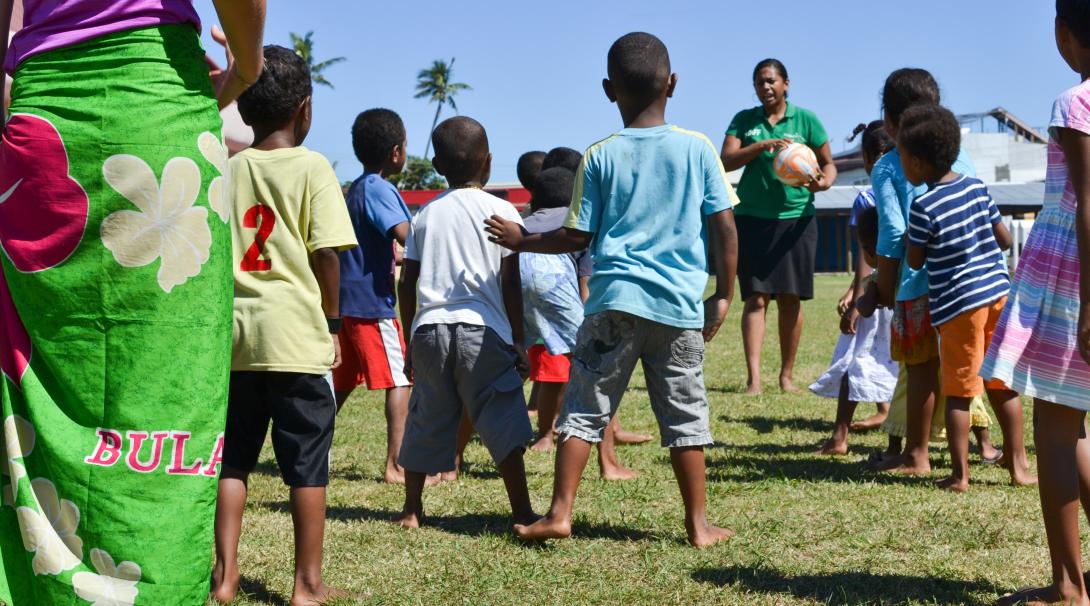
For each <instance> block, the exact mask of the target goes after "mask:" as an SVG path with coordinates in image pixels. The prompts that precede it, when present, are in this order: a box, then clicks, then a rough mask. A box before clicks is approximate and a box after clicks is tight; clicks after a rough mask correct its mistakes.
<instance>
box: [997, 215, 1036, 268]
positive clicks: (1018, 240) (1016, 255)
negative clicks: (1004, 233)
mask: <svg viewBox="0 0 1090 606" xmlns="http://www.w3.org/2000/svg"><path fill="white" fill-rule="evenodd" d="M1003 222H1004V223H1006V224H1007V229H1009V230H1010V232H1011V238H1012V239H1013V242H1012V243H1011V249H1010V250H1008V251H1007V258H1008V262H1009V265H1010V269H1011V271H1012V272H1013V271H1014V268H1015V267H1018V259H1020V258H1021V257H1022V248H1023V247H1024V246H1025V245H1026V239H1027V238H1029V232H1030V230H1031V229H1033V221H1032V220H1029V219H1012V218H1010V217H1003Z"/></svg>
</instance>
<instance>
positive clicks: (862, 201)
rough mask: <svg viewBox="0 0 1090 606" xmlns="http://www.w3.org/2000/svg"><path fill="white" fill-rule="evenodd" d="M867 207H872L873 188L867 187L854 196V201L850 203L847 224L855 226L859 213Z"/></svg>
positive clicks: (857, 222) (857, 223)
mask: <svg viewBox="0 0 1090 606" xmlns="http://www.w3.org/2000/svg"><path fill="white" fill-rule="evenodd" d="M868 208H874V190H873V189H871V188H869V187H868V188H867V189H864V190H863V191H861V192H859V195H858V196H856V197H855V202H853V203H852V214H851V216H850V217H849V218H848V226H849V227H857V226H858V225H859V215H862V214H863V211H865V210H867V209H868Z"/></svg>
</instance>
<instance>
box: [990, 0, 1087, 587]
mask: <svg viewBox="0 0 1090 606" xmlns="http://www.w3.org/2000/svg"><path fill="white" fill-rule="evenodd" d="M1056 46H1057V47H1058V49H1059V51H1060V56H1061V57H1062V58H1063V60H1064V62H1065V63H1066V64H1067V65H1068V66H1069V67H1070V68H1071V69H1072V70H1074V71H1075V73H1077V74H1078V75H1079V80H1080V83H1079V84H1078V85H1077V86H1075V87H1073V88H1071V89H1068V90H1067V91H1065V92H1064V93H1063V94H1061V95H1060V96H1059V98H1057V99H1056V102H1055V104H1054V105H1053V106H1052V119H1051V120H1050V121H1049V141H1048V169H1047V174H1046V177H1045V199H1044V206H1043V208H1042V209H1041V213H1040V214H1039V215H1037V219H1036V221H1035V222H1034V225H1033V231H1032V232H1031V233H1030V236H1029V240H1028V241H1027V242H1026V245H1025V247H1024V248H1023V249H1022V255H1021V257H1020V258H1019V261H1018V269H1017V273H1016V274H1015V277H1014V285H1013V287H1012V289H1011V294H1010V300H1009V301H1008V302H1007V306H1006V307H1005V308H1004V310H1003V316H1002V317H1001V318H1000V320H999V326H998V327H996V329H995V334H994V335H993V337H992V344H991V348H990V349H989V350H988V354H987V357H986V358H985V360H984V367H983V370H982V371H981V375H982V376H983V377H984V378H985V379H998V380H1000V381H1003V383H1004V384H1006V385H1007V386H1008V387H1010V388H1011V389H1014V390H1016V391H1018V392H1020V393H1023V394H1025V395H1027V396H1031V397H1033V398H1034V403H1033V434H1034V442H1035V444H1036V447H1037V470H1038V473H1040V476H1041V481H1040V486H1039V489H1040V493H1041V512H1042V513H1043V514H1044V521H1045V536H1046V537H1047V539H1048V552H1049V555H1050V557H1051V559H1052V584H1051V585H1049V586H1048V587H1043V588H1039V589H1030V590H1026V591H1022V592H1019V593H1017V594H1015V595H1012V596H1008V597H1006V598H1004V599H1002V600H1000V601H999V604H1000V605H1002V606H1007V605H1011V604H1056V603H1062V604H1066V605H1075V606H1087V604H1090V597H1088V596H1087V592H1086V577H1085V576H1084V575H1083V568H1082V553H1081V552H1082V549H1081V543H1082V536H1081V535H1080V532H1079V517H1080V516H1079V505H1080V502H1081V505H1082V510H1083V512H1084V514H1086V515H1090V492H1088V491H1087V489H1086V487H1087V486H1090V444H1088V443H1087V437H1086V411H1087V410H1088V409H1090V397H1088V386H1090V270H1088V269H1090V248H1088V247H1086V246H1085V241H1084V240H1083V241H1080V240H1082V238H1083V237H1084V236H1085V235H1086V234H1090V213H1087V212H1086V210H1087V209H1090V2H1088V1H1087V0H1057V2H1056Z"/></svg>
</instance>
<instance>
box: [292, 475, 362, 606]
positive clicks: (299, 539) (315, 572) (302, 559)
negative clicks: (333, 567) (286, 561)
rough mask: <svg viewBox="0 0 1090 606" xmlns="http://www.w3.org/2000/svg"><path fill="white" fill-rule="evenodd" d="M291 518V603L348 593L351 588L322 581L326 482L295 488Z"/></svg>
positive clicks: (306, 604)
mask: <svg viewBox="0 0 1090 606" xmlns="http://www.w3.org/2000/svg"><path fill="white" fill-rule="evenodd" d="M291 521H292V525H293V526H294V530H295V588H294V589H293V590H292V593H291V606H311V605H313V604H322V603H325V602H326V601H327V600H330V599H334V598H338V597H345V596H347V595H348V593H347V592H345V591H343V590H340V589H334V588H333V587H330V586H329V585H326V584H325V582H323V581H322V552H323V544H324V542H325V486H308V487H298V488H292V489H291Z"/></svg>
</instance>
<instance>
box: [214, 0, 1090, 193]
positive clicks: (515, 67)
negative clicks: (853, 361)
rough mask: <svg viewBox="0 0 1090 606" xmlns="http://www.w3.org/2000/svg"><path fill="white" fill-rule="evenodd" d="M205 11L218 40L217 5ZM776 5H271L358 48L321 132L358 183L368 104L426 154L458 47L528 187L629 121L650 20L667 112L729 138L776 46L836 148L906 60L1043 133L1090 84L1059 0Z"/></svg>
mask: <svg viewBox="0 0 1090 606" xmlns="http://www.w3.org/2000/svg"><path fill="white" fill-rule="evenodd" d="M196 4H197V6H198V8H199V10H200V12H201V15H202V18H203V19H204V21H205V38H206V40H207V38H208V37H207V30H208V28H209V26H210V25H211V24H212V23H214V22H215V12H214V10H213V8H212V2H211V0H197V1H196ZM909 4H911V6H909ZM767 6H770V4H769V3H758V2H753V1H751V2H745V3H742V2H725V1H722V0H715V1H712V0H708V1H705V0H700V1H686V0H675V1H674V2H654V3H653V2H648V1H645V0H627V1H623V0H581V1H578V2H576V1H572V0H551V1H549V2H534V3H529V2H498V1H493V0H473V1H471V2H441V1H420V0H400V1H398V2H386V3H382V2H368V1H361V0H354V1H350V0H308V1H306V2H299V1H296V0H269V19H268V24H267V28H266V34H265V37H266V42H268V43H276V44H283V45H285V46H287V45H288V41H289V38H288V32H291V31H294V32H299V33H304V32H306V31H309V30H313V31H314V32H315V40H316V42H317V46H316V48H315V52H316V55H317V56H318V58H319V59H321V58H328V57H333V56H345V57H347V58H348V61H347V62H345V63H342V64H340V65H337V66H335V67H333V68H331V69H330V70H329V71H328V72H327V76H328V77H329V79H330V80H332V81H333V83H334V84H335V85H336V89H334V90H330V89H328V88H324V87H323V88H319V89H318V91H317V92H316V95H315V119H314V127H313V130H312V131H311V135H310V137H309V138H308V140H307V143H306V144H307V146H308V147H310V148H312V149H315V150H317V151H320V152H322V153H324V154H325V155H326V156H327V157H329V159H330V160H331V161H337V162H338V165H337V172H338V174H339V175H340V176H341V178H342V179H351V178H353V177H355V176H357V175H358V173H359V171H360V168H359V165H358V163H357V162H356V160H355V157H354V156H353V155H352V146H351V138H350V135H349V130H350V128H351V124H352V120H353V119H354V118H355V116H356V114H357V113H358V112H360V111H362V110H364V109H367V108H371V107H380V106H381V107H388V108H390V109H393V110H395V111H397V112H398V113H399V114H401V116H402V118H403V119H404V120H405V124H406V128H407V129H408V137H409V151H410V153H413V154H418V155H419V154H422V153H423V151H424V144H425V143H426V137H427V134H428V129H429V128H430V126H431V120H432V117H433V114H434V111H435V110H434V106H432V105H429V104H428V103H426V102H425V101H424V100H417V99H413V88H414V85H415V81H416V73H417V71H419V70H420V69H421V68H424V67H426V66H428V65H430V63H431V61H432V60H434V59H439V58H443V59H447V60H449V59H450V58H451V57H457V63H456V64H455V70H454V71H455V74H454V75H455V79H457V80H459V81H462V82H467V83H469V84H471V85H472V86H473V90H471V91H466V92H464V93H462V94H461V95H460V96H459V97H458V107H459V110H460V111H461V113H462V114H465V115H469V116H472V117H474V118H476V119H478V120H480V121H481V123H482V124H484V126H485V128H486V129H487V130H488V134H489V139H490V142H491V146H492V152H493V156H494V160H493V178H492V181H493V182H500V181H514V177H515V162H516V160H517V159H518V156H519V154H521V153H522V152H524V151H527V150H530V149H543V150H547V149H549V148H551V147H554V146H558V145H567V146H570V147H575V148H579V149H582V148H585V147H586V146H588V145H589V144H591V143H593V142H594V141H596V140H598V139H601V138H602V137H604V136H606V135H608V134H609V133H611V132H613V131H615V130H617V129H619V128H620V127H621V123H620V118H619V116H618V114H617V111H616V109H615V108H614V107H613V106H612V105H611V104H610V103H609V102H608V101H607V100H606V99H605V97H604V95H603V94H602V90H601V85H600V82H601V79H602V77H603V76H604V74H605V56H606V51H607V50H608V49H609V45H610V44H611V43H612V42H613V41H614V40H615V39H616V38H617V37H619V36H621V35H623V34H625V33H627V32H630V31H636V30H642V31H648V32H651V33H653V34H655V35H657V36H659V37H660V38H662V39H663V41H665V42H666V45H667V46H668V47H669V49H670V54H671V58H672V61H673V67H674V71H676V72H677V73H678V76H679V84H678V89H677V93H676V95H675V97H674V99H673V100H672V101H671V103H670V106H669V107H668V110H667V119H668V120H669V121H671V122H673V123H675V124H679V125H681V126H683V127H685V128H691V129H695V130H699V131H702V132H704V133H706V134H707V135H708V136H709V137H711V139H712V140H713V141H714V142H715V143H716V145H720V144H721V143H722V134H723V131H724V130H725V129H726V126H727V124H728V123H729V122H730V119H731V117H732V116H733V115H734V114H735V113H736V112H737V111H739V110H741V109H745V108H747V107H751V106H754V105H757V98H756V96H755V94H754V92H753V87H752V84H751V80H750V74H751V72H752V69H753V66H754V65H755V64H756V63H757V61H759V60H761V59H763V58H765V57H769V56H772V57H776V58H779V59H780V60H782V61H783V62H784V63H785V64H786V65H787V68H788V71H789V73H790V76H791V99H792V100H793V101H794V102H796V103H798V104H799V105H801V106H804V107H807V108H809V109H812V110H814V111H815V112H817V114H818V116H819V117H820V118H821V120H822V122H823V123H824V124H825V127H826V129H827V130H828V131H829V133H830V137H831V139H832V146H833V151H834V152H837V151H841V150H842V149H844V148H845V147H846V144H845V143H844V138H845V137H846V136H847V135H848V134H849V133H850V131H851V129H852V127H854V126H855V125H856V124H857V123H859V122H861V121H866V120H870V119H875V118H878V117H880V116H879V91H880V89H881V86H882V82H883V81H884V79H885V77H886V75H887V74H888V73H889V72H890V71H892V70H893V69H896V68H898V67H904V66H916V67H924V68H926V69H929V70H931V72H932V73H934V74H935V76H936V77H937V78H938V80H939V83H940V85H941V86H942V89H943V101H944V103H945V104H946V105H948V106H949V107H950V108H951V109H952V110H954V111H955V112H957V113H968V112H979V111H984V110H988V109H991V108H993V107H995V106H1000V105H1001V106H1003V107H1006V108H1007V109H1008V110H1010V111H1012V112H1014V113H1015V114H1016V115H1018V116H1020V117H1021V118H1023V119H1024V120H1026V121H1027V122H1029V123H1030V124H1032V125H1035V126H1042V125H1044V124H1046V123H1047V121H1048V117H1049V110H1050V107H1051V103H1052V100H1053V99H1054V98H1055V97H1056V95H1057V94H1058V93H1060V92H1061V91H1063V90H1064V89H1066V88H1069V87H1070V86H1073V85H1074V84H1076V83H1077V81H1078V76H1077V75H1076V74H1074V73H1073V72H1071V71H1070V70H1069V69H1068V68H1067V66H1066V65H1065V64H1064V63H1063V62H1062V60H1061V59H1060V57H1059V54H1058V53H1057V52H1056V48H1055V42H1054V38H1053V18H1054V14H1055V13H1054V10H1053V9H1054V3H1053V2H1049V1H1046V0H1034V1H1027V0H953V1H952V0H943V1H938V0H914V1H913V2H911V3H905V2H897V3H893V2H885V1H875V0H837V1H834V2H825V3H814V2H803V1H796V0H784V1H782V2H780V3H778V6H779V7H781V8H780V9H779V10H777V11H775V14H773V11H771V10H769V9H767V8H765V7H767ZM207 45H208V42H206V46H207ZM213 54H215V55H217V56H218V51H217V50H213ZM444 115H450V114H449V113H444Z"/></svg>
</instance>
